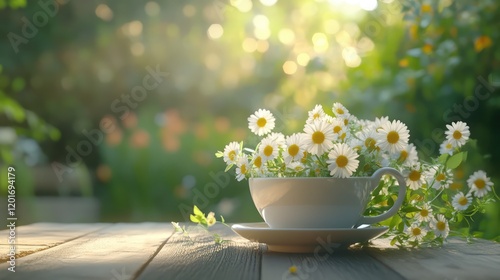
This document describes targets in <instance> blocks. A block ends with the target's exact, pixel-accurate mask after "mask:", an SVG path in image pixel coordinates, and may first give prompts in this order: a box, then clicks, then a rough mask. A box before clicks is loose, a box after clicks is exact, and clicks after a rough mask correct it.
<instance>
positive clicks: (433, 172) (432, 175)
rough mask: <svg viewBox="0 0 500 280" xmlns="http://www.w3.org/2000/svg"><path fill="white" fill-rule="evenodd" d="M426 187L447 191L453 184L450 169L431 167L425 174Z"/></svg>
mask: <svg viewBox="0 0 500 280" xmlns="http://www.w3.org/2000/svg"><path fill="white" fill-rule="evenodd" d="M425 178H427V185H428V186H429V187H432V188H434V189H440V188H444V189H447V188H448V187H449V186H450V184H451V183H452V182H453V173H452V172H451V170H450V169H447V168H440V167H439V166H432V167H431V168H429V169H428V170H427V171H426V172H425Z"/></svg>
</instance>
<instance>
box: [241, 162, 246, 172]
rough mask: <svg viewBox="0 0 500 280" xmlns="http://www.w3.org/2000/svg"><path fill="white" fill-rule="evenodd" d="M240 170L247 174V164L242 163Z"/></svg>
mask: <svg viewBox="0 0 500 280" xmlns="http://www.w3.org/2000/svg"><path fill="white" fill-rule="evenodd" d="M240 172H241V174H247V166H246V164H243V165H241V167H240Z"/></svg>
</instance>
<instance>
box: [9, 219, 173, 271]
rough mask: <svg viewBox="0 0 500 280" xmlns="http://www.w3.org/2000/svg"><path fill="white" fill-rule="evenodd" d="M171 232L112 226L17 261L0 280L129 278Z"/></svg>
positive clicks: (148, 226)
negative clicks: (14, 266)
mask: <svg viewBox="0 0 500 280" xmlns="http://www.w3.org/2000/svg"><path fill="white" fill-rule="evenodd" d="M172 233H173V227H172V226H171V225H170V224H167V223H165V224H158V223H140V224H114V225H111V226H109V227H105V228H103V229H101V230H98V231H94V232H91V233H89V234H87V235H84V236H81V237H80V238H77V239H74V240H71V241H69V242H65V243H62V244H60V245H58V246H55V247H51V248H49V249H46V250H43V251H40V252H37V253H34V254H31V255H29V256H26V257H23V258H20V259H18V260H17V262H16V272H15V273H12V272H8V271H7V267H8V264H7V263H2V264H0V279H40V280H45V279H47V280H49V279H50V280H53V279H115V280H118V279H119V280H125V279H131V278H132V277H133V275H134V273H135V272H136V271H137V270H138V269H140V267H141V266H142V265H143V264H144V263H146V262H147V261H148V260H149V259H150V258H151V256H152V255H154V254H155V252H156V250H157V249H158V247H159V246H160V245H161V244H162V243H163V242H164V241H165V240H166V239H168V237H169V236H170V235H172Z"/></svg>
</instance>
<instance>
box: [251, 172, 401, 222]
mask: <svg viewBox="0 0 500 280" xmlns="http://www.w3.org/2000/svg"><path fill="white" fill-rule="evenodd" d="M384 174H388V175H392V176H394V177H395V178H396V180H397V181H398V184H399V193H398V198H397V200H396V201H395V202H394V205H393V206H392V207H391V208H390V209H389V210H388V211H387V212H385V213H383V214H381V215H378V216H371V217H367V216H363V212H364V210H365V209H366V205H367V204H368V202H369V200H370V198H371V195H370V194H371V192H372V191H373V190H374V189H375V188H376V187H377V186H378V184H379V182H380V179H381V177H382V175H384ZM249 184H250V193H251V195H252V199H253V202H254V204H255V206H256V207H257V210H258V211H259V213H260V215H261V216H262V218H263V219H264V221H265V222H266V223H267V224H268V225H269V227H271V228H352V227H357V226H359V225H361V224H373V223H378V222H381V221H383V220H386V219H387V218H390V217H391V216H393V215H395V214H396V213H397V211H398V209H399V208H400V207H401V204H402V203H403V201H404V198H405V195H406V182H405V180H404V178H403V176H402V175H401V174H400V173H399V172H398V171H397V170H396V169H393V168H388V167H384V168H380V169H379V170H377V171H376V172H375V173H374V174H373V175H372V176H371V177H350V178H331V177H304V178H301V177H291V178H250V180H249Z"/></svg>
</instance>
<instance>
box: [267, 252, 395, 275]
mask: <svg viewBox="0 0 500 280" xmlns="http://www.w3.org/2000/svg"><path fill="white" fill-rule="evenodd" d="M291 266H295V267H296V268H297V271H296V272H295V274H292V273H290V267H291ZM375 278H376V279H404V278H403V277H402V276H401V275H399V274H398V273H396V272H394V271H393V270H391V269H389V268H387V267H386V266H385V265H383V264H382V263H380V262H378V261H377V260H375V259H373V258H372V257H371V256H369V255H368V254H367V253H366V252H364V251H362V250H357V249H343V250H334V251H330V252H328V251H325V252H318V253H316V254H286V253H273V252H268V253H264V255H263V257H262V277H261V279H262V280H268V279H269V280H271V279H290V280H291V279H294V280H299V279H375Z"/></svg>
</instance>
